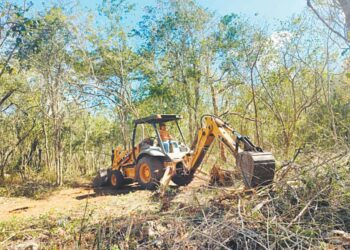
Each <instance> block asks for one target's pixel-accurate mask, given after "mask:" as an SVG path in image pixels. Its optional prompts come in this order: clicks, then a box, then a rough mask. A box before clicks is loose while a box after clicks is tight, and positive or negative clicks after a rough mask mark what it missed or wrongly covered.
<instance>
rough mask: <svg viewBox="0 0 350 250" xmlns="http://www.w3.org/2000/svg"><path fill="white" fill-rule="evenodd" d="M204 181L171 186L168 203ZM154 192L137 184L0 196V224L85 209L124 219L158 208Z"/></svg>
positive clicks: (187, 194)
mask: <svg viewBox="0 0 350 250" xmlns="http://www.w3.org/2000/svg"><path fill="white" fill-rule="evenodd" d="M205 185H206V182H205V181H204V180H202V179H198V178H196V179H195V180H194V181H193V182H192V183H191V184H190V185H189V186H187V187H180V188H179V187H176V186H171V190H172V191H173V192H176V193H177V195H176V197H175V198H174V200H172V202H175V203H176V202H177V201H181V202H186V200H187V199H191V198H190V197H191V196H192V195H191V193H192V192H195V191H196V189H198V188H200V187H201V186H205ZM153 197H154V192H152V191H148V190H141V189H140V188H139V187H138V186H137V185H130V186H125V187H123V188H122V189H121V190H114V189H112V188H110V187H101V188H95V189H94V188H92V187H91V186H90V185H88V184H86V185H82V186H80V187H76V188H65V189H61V190H57V191H54V192H53V193H52V194H50V195H49V197H48V198H45V199H41V200H35V199H30V198H26V197H16V198H11V197H10V198H9V197H0V221H1V222H4V221H7V220H14V219H27V218H28V219H29V218H31V219H35V218H36V217H40V216H43V215H48V214H51V215H52V214H67V215H70V216H79V215H81V214H83V213H84V211H85V207H86V208H87V209H88V210H89V211H90V212H91V211H92V212H93V213H94V214H96V215H97V216H98V217H101V216H102V217H105V216H108V217H115V216H125V215H127V214H132V213H136V212H140V211H150V210H154V211H156V210H157V209H160V204H159V202H158V201H155V200H154V199H153Z"/></svg>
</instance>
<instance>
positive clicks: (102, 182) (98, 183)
mask: <svg viewBox="0 0 350 250" xmlns="http://www.w3.org/2000/svg"><path fill="white" fill-rule="evenodd" d="M111 174H112V170H111V169H110V168H108V169H100V170H99V171H98V172H97V174H96V176H95V178H94V179H93V181H92V186H93V187H95V188H97V187H103V186H107V185H108V184H109V183H110V179H111Z"/></svg>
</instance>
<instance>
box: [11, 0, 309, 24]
mask: <svg viewBox="0 0 350 250" xmlns="http://www.w3.org/2000/svg"><path fill="white" fill-rule="evenodd" d="M15 1H16V0H15ZM17 1H18V0H17ZM31 1H32V2H33V3H34V9H36V10H38V9H41V6H42V4H43V2H56V1H45V0H31ZM101 2H102V0H80V5H81V6H82V7H83V8H88V9H91V10H94V9H96V8H97V6H98V5H99V4H100V3H101ZM129 2H130V3H134V4H135V8H136V10H135V12H134V14H135V16H133V18H135V21H136V20H139V19H140V18H141V16H142V13H143V8H144V7H145V6H147V5H154V3H155V2H156V0H129ZM197 2H198V3H199V4H200V5H201V6H203V7H205V8H208V9H209V10H211V11H215V12H217V14H219V15H225V14H229V13H236V14H243V15H244V16H247V17H249V18H252V19H253V20H255V21H257V22H259V21H262V20H264V21H267V23H268V24H273V23H275V22H276V21H277V20H285V19H287V18H288V17H290V16H292V15H293V14H297V13H300V12H302V10H303V9H304V8H305V7H306V0H215V1H213V0H197Z"/></svg>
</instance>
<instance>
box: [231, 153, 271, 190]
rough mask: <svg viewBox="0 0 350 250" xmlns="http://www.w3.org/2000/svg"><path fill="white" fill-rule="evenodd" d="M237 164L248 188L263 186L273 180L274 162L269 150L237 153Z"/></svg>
mask: <svg viewBox="0 0 350 250" xmlns="http://www.w3.org/2000/svg"><path fill="white" fill-rule="evenodd" d="M237 165H238V166H239V168H240V170H241V173H242V177H243V181H244V184H245V185H246V186H247V187H248V188H254V187H259V186H265V185H268V184H270V183H272V181H273V177H274V175H275V166H276V163H275V158H274V157H273V155H272V154H271V153H269V152H250V151H244V152H242V153H239V154H238V157H237Z"/></svg>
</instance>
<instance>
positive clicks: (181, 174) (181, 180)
mask: <svg viewBox="0 0 350 250" xmlns="http://www.w3.org/2000/svg"><path fill="white" fill-rule="evenodd" d="M193 178H194V174H193V173H191V172H189V173H186V172H185V171H184V169H183V165H182V164H180V165H179V164H178V165H177V166H176V174H175V175H174V176H173V177H172V178H171V180H172V181H173V182H174V183H175V184H176V185H178V186H187V185H188V184H190V183H191V182H192V180H193Z"/></svg>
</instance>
